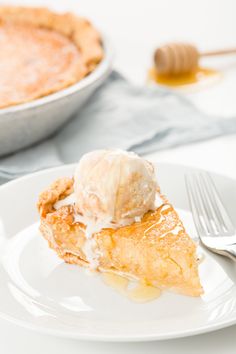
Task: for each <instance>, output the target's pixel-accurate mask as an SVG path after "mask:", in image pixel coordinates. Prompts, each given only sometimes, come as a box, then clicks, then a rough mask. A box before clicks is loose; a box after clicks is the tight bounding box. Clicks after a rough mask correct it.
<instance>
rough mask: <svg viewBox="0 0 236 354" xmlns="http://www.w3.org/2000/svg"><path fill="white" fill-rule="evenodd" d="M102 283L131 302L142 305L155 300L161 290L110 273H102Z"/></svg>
mask: <svg viewBox="0 0 236 354" xmlns="http://www.w3.org/2000/svg"><path fill="white" fill-rule="evenodd" d="M102 279H103V281H104V283H105V284H106V285H108V286H110V287H111V288H113V289H114V290H116V291H118V292H119V293H121V294H122V295H124V296H126V297H127V298H129V299H130V300H131V301H134V302H139V303H144V302H149V301H152V300H155V299H157V298H158V297H160V295H161V290H160V289H159V288H157V287H154V286H151V285H148V284H146V283H145V282H142V281H138V282H137V281H136V282H132V281H130V280H129V279H127V278H126V277H124V276H121V275H118V274H114V273H111V272H105V273H102Z"/></svg>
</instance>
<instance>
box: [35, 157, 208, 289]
mask: <svg viewBox="0 0 236 354" xmlns="http://www.w3.org/2000/svg"><path fill="white" fill-rule="evenodd" d="M38 210H39V213H40V217H41V224H40V230H41V233H42V234H43V236H44V237H45V238H46V240H47V241H48V243H49V246H50V247H51V248H52V249H54V250H55V251H56V252H57V254H58V255H59V256H60V257H61V258H63V259H64V260H65V261H66V262H68V263H74V264H78V265H80V266H85V267H90V268H93V269H96V270H98V271H100V272H112V273H116V274H122V276H125V277H128V278H131V279H136V280H139V281H142V282H144V283H146V284H148V285H152V286H154V287H158V288H161V289H170V290H174V291H176V292H178V293H181V294H185V295H190V296H199V295H200V294H202V292H203V290H202V287H201V284H200V280H199V275H198V259H197V255H196V245H195V243H194V242H193V240H192V239H191V238H190V237H189V236H188V234H187V233H186V231H185V228H184V226H183V224H182V222H181V220H180V218H179V216H178V214H177V212H176V211H175V209H174V207H173V206H172V205H171V204H170V203H169V201H168V200H167V199H166V197H165V196H163V195H162V194H161V192H160V189H159V187H158V185H157V182H156V177H155V173H154V168H153V166H152V164H151V163H150V162H148V161H146V160H144V159H142V158H140V157H139V156H137V155H136V154H134V153H130V152H129V153H127V152H124V151H120V150H97V151H94V152H91V153H88V154H86V155H84V157H83V158H82V159H81V160H80V162H79V164H78V166H77V168H76V170H75V175H74V177H73V178H71V177H68V178H67V177H66V178H60V179H58V180H56V181H55V182H54V183H53V184H52V185H51V186H50V187H49V188H48V189H46V190H45V191H43V192H42V193H41V195H40V197H39V201H38Z"/></svg>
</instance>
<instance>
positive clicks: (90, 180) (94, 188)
mask: <svg viewBox="0 0 236 354" xmlns="http://www.w3.org/2000/svg"><path fill="white" fill-rule="evenodd" d="M74 190H75V199H76V207H77V209H78V211H79V212H80V213H81V214H82V215H83V217H85V218H86V219H88V220H90V219H91V220H94V221H95V222H96V223H103V224H105V225H107V224H109V223H114V224H117V225H125V224H128V223H131V222H133V221H134V220H137V219H139V218H140V217H142V216H143V215H144V214H145V213H146V212H147V211H148V210H151V209H154V206H155V205H154V204H155V196H156V190H157V183H156V178H155V172H154V167H153V165H152V164H151V163H150V162H148V161H146V160H144V159H142V158H140V157H139V156H138V155H136V154H135V153H132V152H126V151H122V150H96V151H92V152H90V153H88V154H85V155H84V156H83V157H82V158H81V160H80V161H79V164H78V166H77V168H76V171H75V175H74ZM104 227H105V226H104Z"/></svg>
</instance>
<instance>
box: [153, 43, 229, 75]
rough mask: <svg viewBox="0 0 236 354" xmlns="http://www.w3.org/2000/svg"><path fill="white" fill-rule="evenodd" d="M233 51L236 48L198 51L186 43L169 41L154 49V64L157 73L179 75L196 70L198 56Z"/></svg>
mask: <svg viewBox="0 0 236 354" xmlns="http://www.w3.org/2000/svg"><path fill="white" fill-rule="evenodd" d="M233 53H236V48H233V49H222V50H216V51H211V52H202V53H200V52H199V51H198V50H197V48H196V47H195V46H193V45H191V44H188V43H169V44H166V45H164V46H162V47H160V48H157V49H156V51H155V53H154V64H155V67H156V70H157V72H158V74H162V75H181V74H187V73H190V72H193V71H194V70H196V69H197V67H198V62H199V59H200V57H206V56H215V55H223V54H233Z"/></svg>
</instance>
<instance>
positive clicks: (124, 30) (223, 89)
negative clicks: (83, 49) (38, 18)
mask: <svg viewBox="0 0 236 354" xmlns="http://www.w3.org/2000/svg"><path fill="white" fill-rule="evenodd" d="M10 2H14V3H18V4H22V3H24V4H28V5H45V6H51V7H52V8H55V9H59V10H73V11H76V12H78V13H79V14H82V15H85V16H87V17H89V18H90V19H91V20H92V21H94V23H96V25H97V27H99V28H100V29H101V30H102V31H103V32H104V33H106V34H107V35H108V36H109V38H110V40H111V43H112V45H113V48H114V51H115V59H114V66H115V68H116V69H118V70H119V71H120V72H122V73H123V74H124V75H125V76H126V77H127V78H128V79H130V80H131V81H133V82H135V83H137V84H144V82H145V79H146V72H147V69H148V67H149V66H150V63H151V55H152V52H153V49H154V48H155V47H156V45H158V44H160V43H163V42H166V41H171V40H187V41H190V42H193V43H195V44H196V45H198V47H199V48H200V49H202V50H204V49H211V48H212V49H213V48H220V47H227V46H235V45H236V37H235V33H236V21H235V12H236V2H235V0H207V1H206V0H176V1H174V0H172V1H171V0H140V1H138V0H117V1H114V0H113V1H111V0H60V1H58V0H41V1H37V0H31V1H29V0H20V1H19V0H17V1H8V2H7V3H10ZM230 60H231V61H232V59H231V58H230V59H229V63H230ZM232 62H233V61H232ZM188 96H189V98H190V99H191V100H193V102H194V103H195V104H196V105H198V106H199V107H200V108H201V109H202V110H204V111H206V112H208V113H209V114H218V115H222V116H224V117H226V119H227V117H228V116H230V115H234V114H236V71H235V72H234V70H233V69H231V70H229V69H228V70H227V71H226V73H225V76H224V79H223V80H222V81H221V82H220V83H219V84H215V85H213V86H211V87H208V88H204V89H203V90H201V91H199V92H195V93H191V94H188ZM235 152H236V137H235V135H231V136H227V137H219V138H217V139H213V140H211V141H207V142H201V143H196V144H192V145H188V146H184V147H178V148H175V149H170V150H165V151H162V152H157V153H155V154H152V155H150V156H149V157H151V158H152V159H153V160H155V161H166V162H174V163H181V164H184V165H191V166H197V167H201V168H206V169H208V170H210V171H214V172H218V173H221V174H226V175H228V176H231V177H235V178H236V157H235ZM235 335H236V326H233V327H230V328H227V329H223V330H220V331H217V332H214V333H210V334H205V335H200V336H195V337H189V338H184V339H178V340H171V341H163V342H152V343H138V344H135V343H123V344H122V343H120V344H119V343H88V342H80V341H75V340H65V339H60V338H55V337H49V336H45V335H40V334H37V333H33V332H30V331H28V330H25V329H23V328H20V327H16V326H15V325H13V324H10V323H7V322H5V321H3V320H0V352H1V353H3V354H32V353H34V354H42V353H44V354H54V353H55V354H61V353H67V354H73V353H83V354H87V353H88V354H90V353H103V354H106V353H114V354H115V353H125V354H126V353H137V354H139V353H150V354H151V353H162V354H164V353H175V354H178V353H181V354H182V353H199V352H202V353H222V352H223V353H224V354H227V353H235V344H236V340H235Z"/></svg>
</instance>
